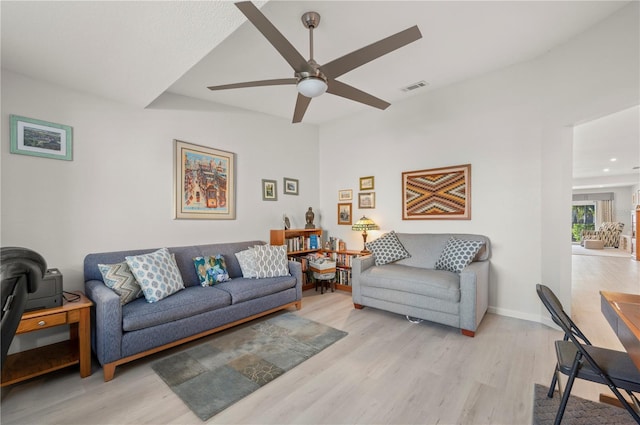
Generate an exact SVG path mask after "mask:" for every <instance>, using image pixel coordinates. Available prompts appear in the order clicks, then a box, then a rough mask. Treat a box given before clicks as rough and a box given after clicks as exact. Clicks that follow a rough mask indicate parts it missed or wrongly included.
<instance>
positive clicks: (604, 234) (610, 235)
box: [580, 221, 624, 248]
mask: <svg viewBox="0 0 640 425" xmlns="http://www.w3.org/2000/svg"><path fill="white" fill-rule="evenodd" d="M623 228H624V223H620V222H613V221H605V222H603V223H602V224H601V225H600V227H599V228H598V230H583V231H582V233H581V234H580V245H582V246H584V241H585V240H587V239H597V240H601V241H602V242H604V246H605V247H613V248H618V246H619V245H620V234H621V233H622V229H623Z"/></svg>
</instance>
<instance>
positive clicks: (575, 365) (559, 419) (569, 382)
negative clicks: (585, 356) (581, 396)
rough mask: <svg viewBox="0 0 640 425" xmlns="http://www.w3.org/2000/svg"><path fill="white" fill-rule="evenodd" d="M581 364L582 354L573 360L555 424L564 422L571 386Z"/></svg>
mask: <svg viewBox="0 0 640 425" xmlns="http://www.w3.org/2000/svg"><path fill="white" fill-rule="evenodd" d="M579 364H580V356H579V355H578V356H576V358H575V360H574V361H573V366H572V367H571V373H570V374H569V379H568V380H567V387H566V388H565V389H564V394H562V401H560V406H559V407H558V413H556V420H555V421H554V423H553V424H554V425H560V422H562V416H563V415H564V409H565V408H566V407H567V402H568V401H569V395H570V394H571V388H572V387H573V381H574V380H575V379H576V375H577V374H578V366H579Z"/></svg>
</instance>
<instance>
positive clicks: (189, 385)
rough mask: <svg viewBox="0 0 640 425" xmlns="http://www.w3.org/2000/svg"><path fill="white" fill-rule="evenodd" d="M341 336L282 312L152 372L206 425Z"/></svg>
mask: <svg viewBox="0 0 640 425" xmlns="http://www.w3.org/2000/svg"><path fill="white" fill-rule="evenodd" d="M346 335H347V332H343V331H341V330H338V329H334V328H332V327H329V326H326V325H323V324H321V323H317V322H314V321H312V320H308V319H305V318H303V317H299V316H297V315H295V314H293V313H284V314H280V315H278V316H274V317H271V318H269V319H266V320H262V321H259V322H257V323H254V324H249V325H245V326H241V327H236V328H233V329H230V330H228V331H225V332H223V333H220V334H218V335H217V336H216V337H215V338H213V339H212V340H210V341H207V342H205V343H202V344H199V345H197V346H195V347H193V348H189V349H188V350H185V351H182V352H180V353H177V354H174V355H172V356H171V357H168V358H165V359H162V360H159V361H157V362H155V363H153V365H152V366H151V367H152V368H153V370H154V371H155V372H156V373H157V374H158V376H160V378H162V380H163V381H164V382H166V384H167V385H169V387H170V388H171V390H173V392H174V393H176V395H178V397H180V398H181V399H182V401H183V402H184V403H185V404H186V405H187V406H189V408H190V409H191V410H192V411H193V413H195V414H196V415H197V416H198V417H199V418H200V419H202V420H203V421H206V420H207V419H209V418H211V417H212V416H214V415H216V414H217V413H219V412H221V411H222V410H224V409H226V408H227V407H229V406H230V405H232V404H233V403H235V402H236V401H238V400H240V399H242V398H244V397H246V396H247V395H249V394H251V393H252V392H253V391H255V390H257V389H258V388H260V387H262V386H263V385H265V384H267V383H269V382H270V381H272V380H274V379H276V378H277V377H278V376H280V375H282V374H283V373H285V372H286V371H288V370H290V369H292V368H293V367H295V366H296V365H298V364H300V363H302V362H303V361H305V360H307V359H309V358H310V357H312V356H314V355H316V354H318V353H319V352H320V351H322V350H324V349H325V348H327V347H328V346H330V345H331V344H333V343H334V342H336V341H338V340H340V339H341V338H343V337H344V336H346Z"/></svg>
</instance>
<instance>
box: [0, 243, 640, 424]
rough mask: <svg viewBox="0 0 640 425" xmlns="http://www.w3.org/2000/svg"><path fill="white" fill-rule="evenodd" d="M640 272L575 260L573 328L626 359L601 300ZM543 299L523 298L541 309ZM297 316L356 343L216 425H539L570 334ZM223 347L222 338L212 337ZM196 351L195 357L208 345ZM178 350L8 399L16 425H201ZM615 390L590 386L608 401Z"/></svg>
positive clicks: (320, 308) (368, 313) (386, 318)
mask: <svg viewBox="0 0 640 425" xmlns="http://www.w3.org/2000/svg"><path fill="white" fill-rule="evenodd" d="M639 269H640V263H638V262H635V261H632V260H630V259H626V258H615V257H586V256H573V280H574V282H573V293H574V300H573V303H572V309H573V313H572V315H573V317H574V319H575V320H576V322H577V323H578V325H579V326H580V327H581V329H582V330H583V331H584V332H585V333H586V334H587V335H588V336H589V337H591V339H592V340H593V341H592V342H594V343H595V344H599V345H602V346H607V347H611V348H617V349H622V347H621V345H620V343H619V342H618V341H617V339H616V337H615V335H614V334H613V331H612V330H611V329H610V328H609V325H608V323H607V322H606V321H605V319H604V318H603V317H602V314H601V313H600V304H599V295H598V290H600V289H606V290H611V291H621V292H631V293H640V283H639V281H640V279H639V273H638V271H639ZM535 283H537V282H532V283H531V285H532V286H531V292H530V293H528V294H522V296H528V297H536V298H537V296H536V294H535ZM296 314H300V315H301V316H304V317H307V318H309V319H312V320H315V321H318V322H321V323H325V324H327V325H330V326H333V327H335V328H338V329H343V330H345V331H347V332H349V335H348V336H347V337H345V338H343V339H342V340H340V341H338V342H337V343H336V344H334V345H333V346H331V347H329V348H328V349H326V350H324V351H323V352H321V353H320V354H318V355H316V356H315V357H313V358H311V359H309V360H307V361H306V362H304V363H302V364H301V365H299V366H297V367H296V368H294V369H293V370H291V371H289V372H287V373H286V374H285V375H283V376H281V377H279V378H278V379H276V380H275V381H273V382H271V383H269V384H268V385H266V386H265V387H263V388H261V389H259V390H258V391H256V392H254V393H253V394H251V395H249V396H248V397H246V398H245V399H243V400H241V401H239V402H238V403H236V404H235V405H233V406H231V407H230V408H228V409H227V410H225V411H223V412H222V413H220V414H219V415H217V416H215V417H213V418H212V419H210V420H209V421H208V423H212V424H213V423H225V424H226V423H230V424H231V423H243V424H244V423H268V424H280V423H296V424H317V423H328V424H355V423H358V424H371V423H390V424H400V423H402V424H408V423H414V424H511V425H513V424H530V423H531V415H532V398H533V384H534V383H541V384H544V385H548V384H549V380H550V377H551V372H552V368H553V365H554V363H555V355H554V353H553V341H554V340H555V339H559V338H560V337H561V334H560V332H559V331H555V330H552V329H550V328H548V327H546V326H544V325H541V324H538V323H533V322H528V321H523V320H517V319H513V318H508V317H502V316H498V315H494V314H488V315H487V316H486V317H485V318H484V320H483V322H482V324H481V326H480V329H479V330H478V332H477V333H476V337H475V338H468V337H465V336H462V335H460V333H459V332H457V331H456V330H455V329H452V328H449V327H446V326H440V325H435V324H431V323H426V322H424V323H421V324H411V323H409V322H408V321H407V320H405V318H404V317H401V316H398V315H395V314H390V313H386V312H383V311H379V310H375V309H371V308H365V309H363V310H355V309H353V305H352V303H351V297H350V294H348V293H344V292H336V293H325V294H324V295H320V294H319V293H315V292H314V291H307V292H306V293H305V294H304V299H303V308H302V310H301V311H299V312H297V313H296ZM209 338H215V336H212V337H209ZM198 343H199V342H194V343H191V344H188V345H187V346H192V345H195V344H198ZM184 347H185V346H183V347H182V348H180V347H179V348H175V349H172V350H169V351H167V352H164V353H160V354H157V355H155V356H152V357H150V358H147V359H142V360H139V361H136V362H133V363H130V364H128V365H124V366H120V367H118V368H117V369H116V376H115V379H114V380H113V381H111V382H108V383H104V382H103V381H102V373H101V369H100V368H99V366H98V365H97V363H96V362H95V360H94V365H93V375H92V376H90V377H88V378H85V379H80V378H79V376H78V371H77V370H75V369H74V368H69V369H67V370H63V371H59V372H56V373H53V374H50V375H48V376H46V377H42V378H38V379H34V380H31V381H29V382H25V383H22V384H17V385H14V386H11V387H8V388H3V389H2V404H1V413H0V415H1V416H0V420H1V422H2V424H3V425H9V424H143V423H144V424H170V423H171V424H201V423H202V422H201V421H200V420H199V419H198V418H197V417H196V416H195V415H194V414H193V413H191V411H190V410H189V409H188V408H187V407H186V406H185V405H184V404H183V403H182V401H181V400H180V399H179V398H178V397H177V396H176V395H174V394H173V392H172V391H171V390H170V389H169V387H168V386H166V385H165V384H164V382H163V381H162V380H161V379H160V378H159V377H158V376H157V375H156V374H155V373H154V372H153V371H152V369H151V367H150V366H151V363H152V362H154V361H156V360H158V359H160V358H163V357H165V356H168V355H170V354H172V353H175V352H177V351H180V350H182V349H184ZM605 389H606V388H604V387H602V386H599V385H595V384H589V383H582V382H580V383H578V384H577V385H576V387H575V388H574V391H573V394H575V395H579V396H582V397H585V398H590V399H593V400H597V398H598V395H599V394H600V392H604V391H605Z"/></svg>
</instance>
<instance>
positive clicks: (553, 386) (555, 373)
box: [547, 363, 562, 398]
mask: <svg viewBox="0 0 640 425" xmlns="http://www.w3.org/2000/svg"><path fill="white" fill-rule="evenodd" d="M556 384H558V393H559V394H560V397H562V388H560V380H559V379H558V364H557V363H556V368H555V369H554V370H553V378H551V385H549V392H548V393H547V398H553V393H554V391H555V389H556Z"/></svg>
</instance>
